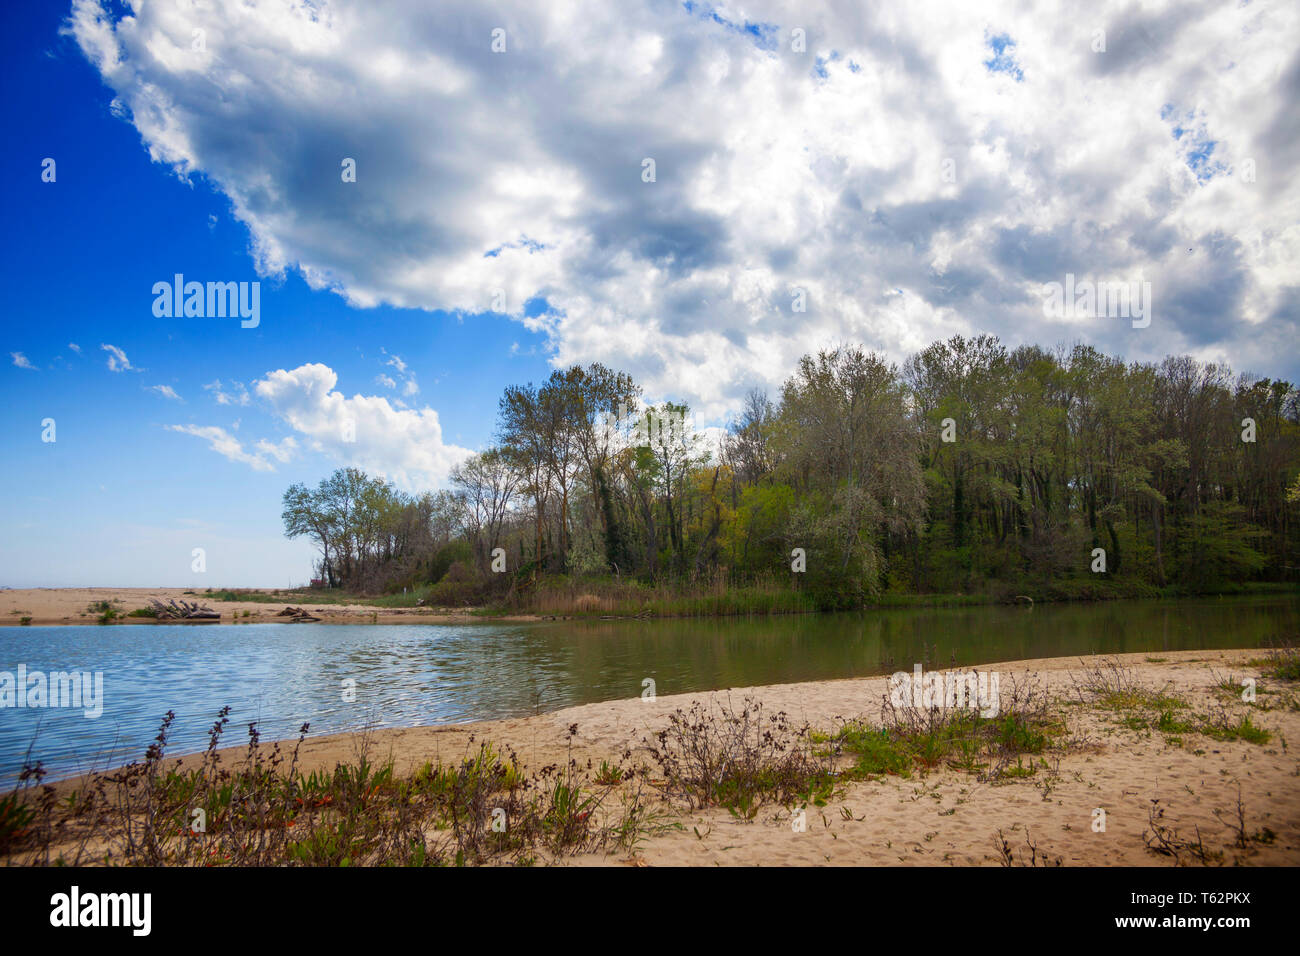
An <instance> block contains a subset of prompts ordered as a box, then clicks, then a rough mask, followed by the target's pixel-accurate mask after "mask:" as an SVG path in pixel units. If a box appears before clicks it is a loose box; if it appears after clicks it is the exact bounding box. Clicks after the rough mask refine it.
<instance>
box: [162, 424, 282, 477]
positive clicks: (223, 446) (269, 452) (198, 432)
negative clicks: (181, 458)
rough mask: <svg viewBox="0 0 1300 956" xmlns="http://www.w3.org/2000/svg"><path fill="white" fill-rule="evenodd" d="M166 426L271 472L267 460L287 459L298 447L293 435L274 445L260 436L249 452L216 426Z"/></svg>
mask: <svg viewBox="0 0 1300 956" xmlns="http://www.w3.org/2000/svg"><path fill="white" fill-rule="evenodd" d="M167 429H168V431H173V432H180V433H181V434H184V435H193V436H194V437H195V438H202V439H203V440H204V441H206V442H207V443H208V445H209V447H211V449H212V450H213V451H215V452H216V453H217V454H219V455H221V456H222V457H224V458H228V459H230V460H231V461H234V462H240V463H241V464H245V465H248V466H249V467H251V468H252V469H253V470H254V471H275V465H274V464H272V463H271V461H270V459H272V458H274V459H275V460H276V461H279V462H282V463H283V462H287V461H288V460H289V459H290V457H292V453H293V451H294V450H295V449H296V448H297V447H298V443H297V441H295V440H294V438H293V436H288V437H286V438H285V439H283V440H282V441H281V442H279V443H278V444H275V443H272V442H269V441H267V440H265V439H262V440H260V441H258V442H257V443H256V444H255V445H254V448H255V450H254V451H251V452H250V451H247V450H245V448H244V445H243V442H241V441H240V440H239V439H238V438H236V437H235V436H234V435H232V434H230V432H228V431H226V430H225V429H224V428H221V427H220V426H218V425H168V426H167Z"/></svg>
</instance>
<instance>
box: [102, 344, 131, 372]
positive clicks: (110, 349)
mask: <svg viewBox="0 0 1300 956" xmlns="http://www.w3.org/2000/svg"><path fill="white" fill-rule="evenodd" d="M99 347H100V348H101V349H103V350H104V351H105V352H107V353H108V368H109V370H110V371H113V372H127V371H130V370H131V362H130V360H129V359H128V358H127V357H126V353H125V352H123V351H122V350H121V349H120V348H118V347H117V346H116V345H103V344H101V345H100V346H99Z"/></svg>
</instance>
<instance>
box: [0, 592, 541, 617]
mask: <svg viewBox="0 0 1300 956" xmlns="http://www.w3.org/2000/svg"><path fill="white" fill-rule="evenodd" d="M252 590H253V589H250V591H252ZM257 593H260V594H272V593H276V592H273V591H259V592H257ZM155 598H156V599H158V600H160V601H162V602H164V603H166V602H167V601H169V600H173V599H174V600H177V601H180V600H185V601H189V602H191V603H198V604H200V605H204V606H206V607H209V608H211V609H212V610H214V611H217V612H219V613H220V615H221V618H220V620H219V621H207V622H204V621H183V620H180V621H166V620H163V621H159V620H157V619H155V618H151V617H128V616H127V615H128V614H129V613H130V612H131V611H134V610H136V609H138V608H143V607H149V606H150V602H151V601H153V600H154V599H155ZM101 601H106V602H108V603H109V605H111V606H112V607H113V609H114V610H115V611H116V612H117V615H118V616H117V617H115V618H113V619H112V620H110V621H106V622H103V626H104V627H116V626H120V625H124V624H145V625H154V624H186V625H193V626H195V627H202V626H204V625H205V624H288V623H291V622H290V621H289V619H288V618H285V617H280V616H279V614H280V612H281V611H282V610H283V609H284V608H286V607H289V606H294V607H301V608H303V609H304V610H306V611H309V612H310V613H311V614H312V615H313V616H315V617H318V618H320V620H318V621H313V622H308V623H313V624H473V623H479V622H482V621H483V620H484V618H483V616H482V615H480V614H475V613H473V611H474V610H476V609H474V608H466V609H463V610H462V609H455V608H435V607H409V608H407V607H383V606H380V605H367V604H335V603H331V602H329V601H321V602H317V601H306V602H304V600H303V598H302V597H301V596H299V595H297V594H294V595H291V596H287V597H285V599H284V600H283V601H281V600H280V599H279V598H277V599H276V600H275V601H223V600H215V599H213V598H211V597H208V596H206V595H204V594H203V593H202V592H196V591H194V590H193V589H191V588H100V587H92V588H12V589H10V590H5V591H0V626H14V627H20V626H30V627H66V626H74V625H78V624H83V625H89V624H95V625H99V624H100V621H99V613H98V612H97V611H95V610H92V605H95V604H97V603H99V602H101ZM24 618H26V621H25V622H24ZM544 619H545V618H543V617H541V616H539V615H535V614H519V615H511V616H503V617H493V618H491V619H490V620H493V621H503V622H506V623H523V622H532V621H541V620H544Z"/></svg>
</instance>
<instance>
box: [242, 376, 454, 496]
mask: <svg viewBox="0 0 1300 956" xmlns="http://www.w3.org/2000/svg"><path fill="white" fill-rule="evenodd" d="M337 383H338V375H337V374H336V373H335V372H334V370H333V369H331V368H329V367H328V366H326V365H321V364H319V363H313V364H310V365H300V366H299V367H298V368H295V369H292V370H285V369H278V370H276V371H274V372H269V373H268V374H267V375H266V376H265V377H264V378H262V379H261V380H259V381H257V382H255V383H254V384H253V391H254V393H255V394H256V395H257V397H258V398H259V399H262V400H264V401H265V402H266V403H267V405H268V406H269V407H270V409H271V411H272V412H273V413H274V414H275V415H276V416H277V417H279V418H280V419H281V420H283V421H284V422H285V423H286V424H288V425H289V426H290V427H291V428H293V429H294V430H295V432H297V433H298V434H299V435H301V436H303V437H304V438H305V439H306V440H307V443H308V445H309V446H310V447H311V448H313V449H314V450H316V451H319V452H322V453H324V454H326V455H327V456H329V457H330V458H332V459H334V460H335V461H339V462H344V463H347V464H353V465H357V466H358V467H361V468H364V469H365V470H367V471H372V472H376V473H379V474H382V475H385V476H387V477H388V478H390V479H392V480H393V481H394V482H396V483H397V484H398V485H400V486H402V487H403V488H406V489H410V490H414V489H424V488H429V487H433V486H435V485H438V484H440V483H442V482H444V481H445V479H446V476H447V473H448V472H449V471H450V470H451V468H452V466H453V465H455V464H456V463H457V462H459V461H461V460H463V459H464V458H465V457H466V456H468V455H469V454H470V450H469V449H467V448H461V447H458V446H456V445H451V444H447V443H445V442H444V441H443V437H442V425H441V423H440V422H439V420H438V413H437V412H436V411H434V410H433V409H432V408H420V409H403V408H396V407H394V405H393V404H391V403H390V402H389V401H388V399H387V398H384V397H382V396H372V395H359V394H358V395H353V396H352V397H351V398H348V397H346V396H344V395H343V393H342V392H339V391H337V390H335V385H336V384H337Z"/></svg>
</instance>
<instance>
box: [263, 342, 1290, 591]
mask: <svg viewBox="0 0 1300 956" xmlns="http://www.w3.org/2000/svg"><path fill="white" fill-rule="evenodd" d="M1298 476H1300V396H1298V395H1297V391H1296V389H1295V387H1294V386H1293V385H1292V384H1291V383H1289V382H1284V381H1271V380H1269V379H1258V378H1255V377H1252V376H1249V375H1240V376H1234V374H1233V372H1232V371H1231V370H1230V369H1229V368H1227V367H1225V366H1222V365H1216V364H1210V363H1204V362H1200V361H1197V360H1194V359H1192V358H1190V357H1186V356H1180V357H1174V356H1171V357H1168V358H1166V359H1165V360H1164V361H1163V362H1160V363H1158V364H1143V363H1127V362H1125V361H1124V360H1123V359H1121V358H1117V357H1112V356H1107V355H1104V354H1101V353H1100V352H1098V351H1096V350H1095V349H1093V348H1092V347H1089V346H1084V345H1076V346H1074V347H1073V348H1066V347H1061V348H1058V349H1056V350H1046V349H1043V348H1040V347H1037V346H1022V347H1019V348H1015V349H1014V350H1008V349H1007V347H1006V346H1005V345H1004V344H1002V343H1001V342H1000V341H999V340H998V339H997V338H995V337H992V336H987V335H980V336H976V337H962V336H954V337H953V338H951V339H949V340H947V341H943V342H936V343H934V344H932V345H930V346H929V347H928V348H926V349H924V350H923V351H921V352H919V353H917V354H916V355H913V356H912V357H911V358H909V359H908V360H907V361H906V362H904V363H903V365H902V366H901V367H900V366H898V365H895V364H891V363H889V362H888V361H886V360H885V359H884V358H883V357H881V356H880V355H878V354H874V353H872V352H869V351H867V350H865V349H863V348H860V347H854V346H847V345H846V346H841V347H839V348H835V349H830V350H826V351H822V352H819V353H818V354H816V355H805V356H804V357H803V358H801V359H800V360H799V361H798V363H797V366H796V369H795V371H794V373H793V374H792V375H791V376H790V377H789V379H787V380H786V381H785V382H784V384H783V385H782V386H781V388H780V391H779V394H767V393H764V392H762V391H752V392H750V393H749V394H748V396H747V397H746V399H745V401H744V404H743V407H741V408H739V409H738V410H737V411H736V412H735V413H734V414H733V415H732V417H731V419H730V421H729V422H728V424H727V426H726V427H725V429H711V430H703V431H702V430H697V429H696V428H695V427H694V425H693V423H692V420H691V416H690V409H689V408H687V407H686V406H684V405H680V404H674V403H661V404H658V405H647V404H645V403H644V402H643V401H642V391H641V388H640V387H639V386H638V385H637V384H636V382H634V381H633V379H632V378H631V377H630V376H628V375H627V374H624V373H622V372H618V371H614V370H611V369H609V368H606V367H604V366H602V365H600V364H593V365H589V366H587V367H579V366H574V367H571V368H567V369H557V370H556V371H554V372H553V373H552V374H551V375H550V377H549V378H547V379H546V381H544V382H543V383H542V384H540V385H534V384H532V383H528V384H525V385H515V386H511V387H508V388H506V389H505V392H504V394H503V395H502V396H501V399H500V404H499V412H498V417H497V426H496V433H495V436H494V442H493V444H492V445H491V446H490V447H486V448H484V449H483V450H482V451H480V452H478V453H477V454H474V455H473V456H471V457H470V458H469V459H468V460H466V461H464V462H463V463H461V464H460V465H459V466H458V467H456V468H455V469H454V470H453V472H452V473H451V476H450V481H449V487H447V488H445V489H443V490H437V491H429V492H426V493H422V494H409V493H405V492H403V491H400V490H398V489H396V488H395V487H394V486H393V485H392V484H390V483H389V482H387V481H385V480H384V479H383V478H382V477H377V476H372V475H367V474H365V473H363V472H362V471H359V470H357V469H355V468H345V469H340V470H338V471H336V472H335V473H334V474H333V475H331V476H330V477H329V478H326V479H325V480H324V481H322V482H321V483H320V484H319V486H317V487H316V488H309V487H307V486H305V485H302V484H295V485H293V486H292V487H290V488H289V489H288V490H287V491H286V492H285V494H284V501H283V505H284V512H283V519H284V528H285V533H286V534H287V535H289V536H290V537H298V536H304V535H305V536H307V537H309V538H310V539H311V540H312V541H313V542H314V543H315V544H316V546H317V547H318V549H319V558H318V564H317V576H318V578H319V579H320V581H321V582H322V583H323V584H324V585H326V586H329V587H340V588H344V589H347V590H349V591H352V592H356V593H361V594H380V593H389V594H391V593H402V592H406V593H408V594H412V595H414V594H417V593H418V594H420V595H422V597H424V598H426V599H427V600H428V601H429V602H430V603H439V604H452V605H468V604H491V603H498V604H500V603H505V604H509V605H511V606H516V607H527V606H535V605H536V596H537V595H539V594H542V593H545V592H547V591H550V592H554V593H559V592H561V591H563V592H565V593H567V594H569V595H571V596H572V595H578V594H584V595H595V596H599V595H604V594H611V595H612V594H616V595H618V596H621V597H626V596H628V595H629V594H631V595H635V594H636V593H638V589H639V590H640V591H645V592H647V593H649V591H653V593H655V594H658V595H665V594H673V593H688V592H689V593H709V594H714V595H719V594H726V593H737V594H739V593H751V594H754V593H761V594H767V595H779V596H783V597H782V599H781V600H777V601H769V602H768V604H767V606H768V607H769V609H776V608H780V609H812V608H817V609H835V608H851V607H858V606H863V605H867V604H871V603H875V602H881V601H887V600H889V599H890V598H891V596H893V597H897V596H903V595H940V594H942V595H972V596H978V597H981V598H984V599H988V600H1011V599H1015V598H1016V597H1019V596H1027V597H1031V598H1033V599H1035V600H1042V599H1072V598H1096V597H1117V596H1144V595H1160V594H1198V593H1216V592H1218V593H1222V592H1224V591H1231V590H1237V589H1241V588H1243V587H1250V586H1267V582H1294V581H1296V580H1297V575H1296V570H1297V566H1298V564H1300V561H1298V560H1297V558H1298V557H1300V555H1297V551H1298V550H1300V535H1297V532H1296V527H1295V526H1296V520H1297V517H1298V514H1300V477H1298ZM592 599H593V600H595V598H592ZM530 602H532V603H531V604H530ZM600 606H601V607H602V608H606V609H608V608H610V607H612V606H613V605H611V604H609V603H608V602H605V603H602V604H601V605H600ZM620 606H622V605H620ZM579 609H581V607H579Z"/></svg>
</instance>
